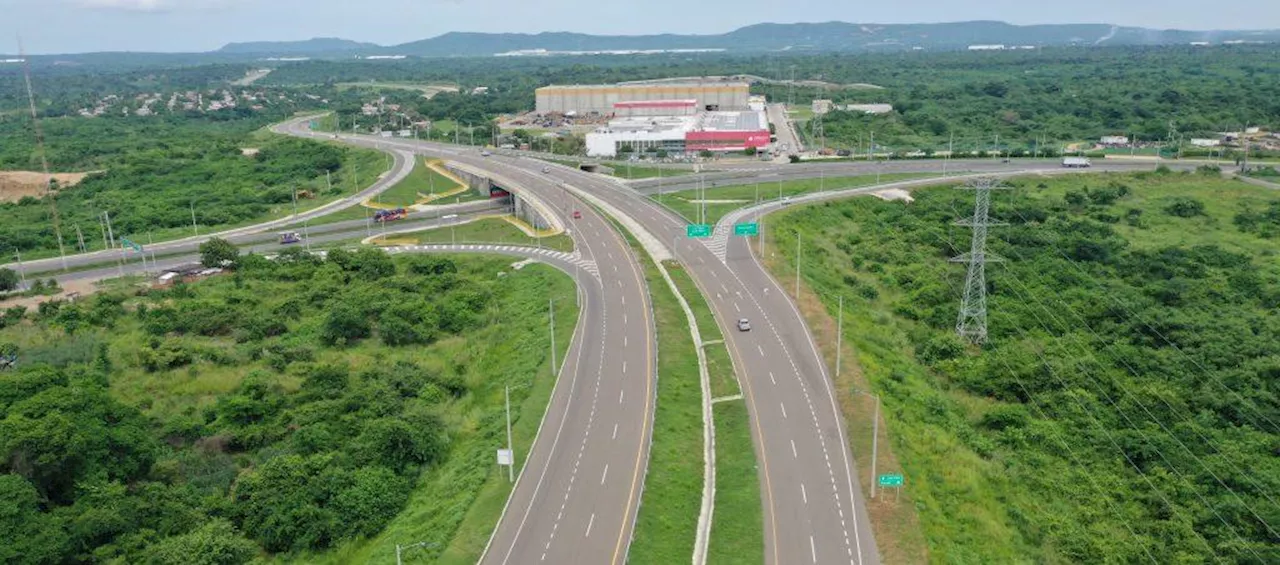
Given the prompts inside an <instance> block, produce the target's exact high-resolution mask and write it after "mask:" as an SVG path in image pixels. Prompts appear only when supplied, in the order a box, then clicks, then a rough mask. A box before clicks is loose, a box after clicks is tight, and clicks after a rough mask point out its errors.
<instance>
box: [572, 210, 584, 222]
mask: <svg viewBox="0 0 1280 565" xmlns="http://www.w3.org/2000/svg"><path fill="white" fill-rule="evenodd" d="M573 219H575V220H581V219H582V212H580V211H578V210H574V211H573Z"/></svg>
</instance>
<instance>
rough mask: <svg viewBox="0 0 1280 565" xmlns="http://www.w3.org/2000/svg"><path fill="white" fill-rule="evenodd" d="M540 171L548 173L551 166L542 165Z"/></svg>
mask: <svg viewBox="0 0 1280 565" xmlns="http://www.w3.org/2000/svg"><path fill="white" fill-rule="evenodd" d="M542 172H543V173H549V172H551V167H543V168H542Z"/></svg>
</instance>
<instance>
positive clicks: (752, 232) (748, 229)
mask: <svg viewBox="0 0 1280 565" xmlns="http://www.w3.org/2000/svg"><path fill="white" fill-rule="evenodd" d="M733 235H740V236H743V237H754V236H757V235H760V224H757V223H755V222H750V223H744V224H734V225H733Z"/></svg>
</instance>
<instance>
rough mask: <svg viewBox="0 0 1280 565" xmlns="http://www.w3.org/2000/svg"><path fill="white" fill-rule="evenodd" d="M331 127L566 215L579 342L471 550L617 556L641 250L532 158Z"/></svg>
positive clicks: (645, 343) (640, 355)
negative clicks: (445, 162)
mask: <svg viewBox="0 0 1280 565" xmlns="http://www.w3.org/2000/svg"><path fill="white" fill-rule="evenodd" d="M306 122H307V120H306V119H299V120H294V121H292V122H288V123H286V124H283V125H281V126H278V127H277V128H276V130H277V131H280V132H283V133H288V134H290V135H296V136H300V137H312V138H320V137H332V136H329V135H324V136H321V135H317V134H314V133H312V132H310V131H307V129H306ZM339 138H340V139H341V140H342V141H344V142H346V143H351V144H353V145H359V146H363V147H372V148H376V149H384V150H390V151H396V152H400V151H404V152H413V153H426V154H431V155H435V156H439V157H443V158H446V159H449V160H451V161H453V162H455V163H461V164H463V165H468V166H470V167H473V168H476V169H481V170H484V171H486V172H488V173H489V174H490V175H491V178H494V180H497V181H501V184H502V185H503V187H504V188H510V189H511V190H513V191H515V192H517V194H518V195H519V196H522V197H525V198H530V197H532V198H533V199H534V200H537V201H540V202H541V203H542V204H545V205H546V207H547V211H549V212H551V213H553V214H555V215H557V216H558V217H559V221H560V222H562V223H563V224H565V225H567V226H568V232H569V235H570V236H571V237H573V239H574V242H575V244H576V246H577V248H578V250H579V252H580V254H581V256H582V259H583V260H585V261H588V262H590V263H591V264H593V265H594V266H595V270H596V272H598V276H593V277H590V278H586V279H584V278H580V279H579V283H580V284H585V286H587V287H592V286H593V285H596V286H594V287H593V288H592V290H591V291H587V292H584V293H583V296H584V299H585V300H586V303H585V304H584V308H583V309H584V311H585V313H584V320H583V321H582V325H581V326H580V327H579V333H581V334H582V346H581V347H578V348H576V349H575V350H574V351H572V352H571V353H570V354H569V356H568V359H566V360H565V364H564V367H563V369H562V371H561V374H560V377H559V381H558V383H557V386H556V390H555V392H554V394H553V395H552V400H551V404H550V405H549V407H548V410H547V413H546V416H545V417H544V418H543V420H542V424H541V426H540V427H539V431H538V436H537V439H536V440H535V442H534V446H533V449H532V452H531V454H530V457H529V459H528V461H527V462H526V463H525V465H524V467H523V468H522V469H521V471H520V477H519V479H518V480H517V482H516V486H515V490H514V491H513V493H512V494H511V496H510V498H509V499H508V501H507V506H506V508H505V509H504V511H503V516H502V519H501V520H500V521H499V523H498V527H497V528H496V530H495V531H494V533H493V536H492V537H491V538H490V540H489V543H488V545H487V547H486V549H485V552H484V555H483V557H482V558H481V562H482V563H494V564H507V563H511V564H517V563H518V564H525V563H555V564H561V563H611V564H621V563H624V562H625V561H626V557H627V549H628V548H629V547H630V542H631V534H632V531H633V529H634V527H635V518H636V514H637V512H638V511H639V505H640V493H641V490H642V489H643V486H644V475H645V469H646V468H647V465H648V458H649V444H650V440H651V438H652V427H653V410H654V401H655V397H656V386H657V383H656V379H657V375H656V367H655V359H656V355H657V349H656V336H657V334H656V328H655V326H654V320H653V310H652V305H651V304H650V301H649V293H648V287H647V285H646V284H645V281H644V276H643V271H642V267H641V263H640V258H639V257H637V256H636V255H635V254H634V253H633V252H632V250H631V248H630V246H629V245H628V244H627V243H626V241H625V239H623V237H622V235H621V234H620V233H618V232H617V231H616V230H615V229H614V228H613V226H612V224H610V223H609V221H608V220H607V219H606V218H605V217H603V216H602V215H600V214H599V213H598V212H596V211H595V210H594V209H593V208H590V207H588V206H585V205H584V204H583V203H582V202H581V201H580V200H578V199H577V198H575V197H574V196H573V195H572V194H571V193H569V192H568V191H566V190H564V189H563V188H561V187H559V186H557V182H556V181H555V179H553V178H551V177H550V176H549V175H545V174H542V173H541V172H540V171H541V169H542V167H543V163H542V162H541V161H533V160H524V161H521V165H522V166H518V167H513V166H508V165H505V164H504V162H503V161H501V160H499V159H493V158H487V157H483V156H481V155H480V153H479V151H478V150H476V149H462V148H458V147H456V146H447V145H441V144H434V143H425V142H417V141H413V140H403V139H396V138H379V137H372V136H352V135H341V136H339ZM584 174H585V173H584ZM574 210H577V211H580V212H581V215H582V217H581V218H580V219H573V218H572V212H573V211H574ZM584 281H585V282H584ZM495 447H496V446H495Z"/></svg>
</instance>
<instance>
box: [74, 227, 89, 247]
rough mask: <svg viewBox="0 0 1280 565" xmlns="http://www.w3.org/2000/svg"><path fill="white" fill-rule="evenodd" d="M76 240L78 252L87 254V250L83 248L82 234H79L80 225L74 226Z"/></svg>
mask: <svg viewBox="0 0 1280 565" xmlns="http://www.w3.org/2000/svg"><path fill="white" fill-rule="evenodd" d="M76 239H77V240H79V241H80V252H81V253H85V252H87V251H88V249H86V248H85V246H84V234H83V233H80V224H76Z"/></svg>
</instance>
